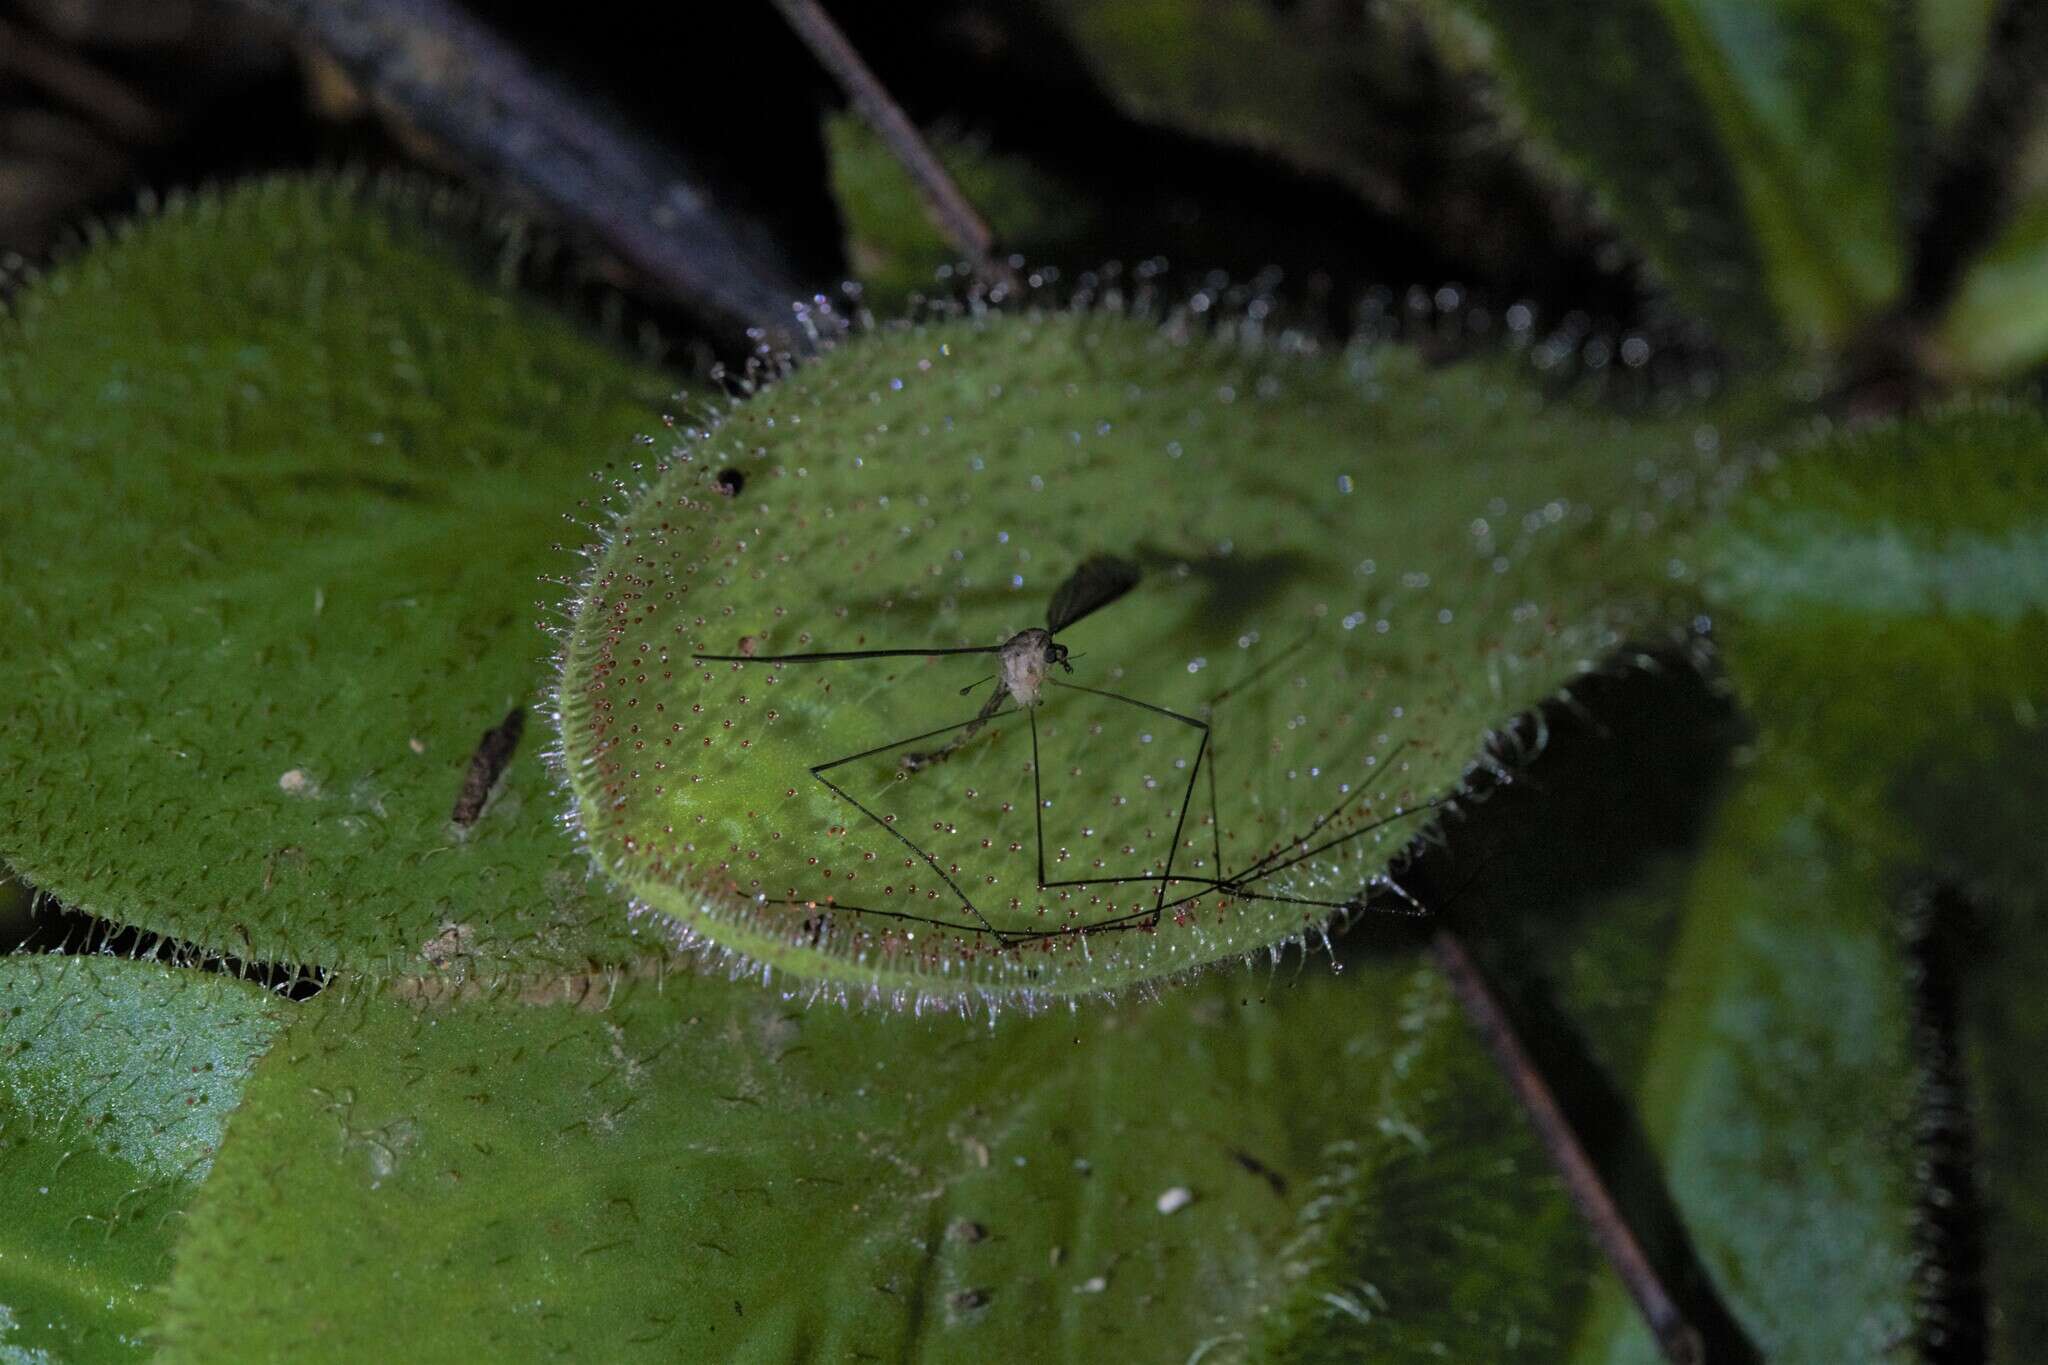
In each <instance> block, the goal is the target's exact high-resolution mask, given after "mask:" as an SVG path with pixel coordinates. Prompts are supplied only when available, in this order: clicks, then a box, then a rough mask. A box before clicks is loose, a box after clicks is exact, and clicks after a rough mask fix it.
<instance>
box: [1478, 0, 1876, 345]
mask: <svg viewBox="0 0 2048 1365" xmlns="http://www.w3.org/2000/svg"><path fill="white" fill-rule="evenodd" d="M1464 8H1465V9H1466V10H1467V11H1469V12H1470V13H1472V14H1474V15H1476V16H1478V17H1480V18H1481V19H1483V21H1484V23H1485V25H1486V26H1487V28H1488V29H1489V30H1490V33H1491V39H1492V41H1491V43H1490V45H1489V46H1488V47H1487V49H1486V51H1487V54H1488V56H1489V57H1490V60H1491V62H1492V64H1494V65H1495V66H1497V68H1498V69H1499V70H1500V71H1501V72H1502V73H1503V74H1504V75H1505V76H1506V77H1507V78H1508V81H1509V83H1510V84H1511V86H1512V87H1513V89H1514V91H1515V93H1516V94H1517V96H1518V97H1519V101H1520V105H1521V111H1522V114H1523V116H1524V117H1525V118H1526V120H1527V123H1528V126H1529V129H1530V131H1532V132H1534V133H1535V134H1537V135H1538V136H1539V137H1540V138H1542V139H1543V140H1544V142H1545V143H1546V144H1548V146H1549V148H1550V149H1551V150H1552V151H1553V152H1554V153H1555V154H1556V155H1557V156H1558V157H1560V158H1561V159H1562V161H1563V162H1564V163H1565V165H1566V166H1568V167H1570V168H1571V169H1573V170H1574V171H1576V172H1577V173H1578V174H1579V175H1581V176H1583V177H1584V178H1585V179H1586V180H1587V181H1588V182H1589V183H1590V184H1592V185H1593V186H1595V187H1596V188H1598V189H1599V190H1600V191H1602V193H1603V195H1604V198H1605V202H1606V206H1607V208H1608V211H1609V212H1610V213H1611V214H1612V215H1613V217H1614V219H1615V221H1616V222H1617V223H1619V224H1620V226H1621V227H1622V228H1623V229H1624V230H1625V231H1626V232H1627V233H1628V235H1629V236H1630V237H1631V238H1632V239H1633V240H1634V241H1635V242H1636V244H1637V245H1638V246H1640V247H1641V248H1642V249H1643V250H1645V251H1646V252H1647V253H1648V254H1649V256H1650V258H1651V260H1652V261H1653V262H1654V263H1655V264H1656V266H1657V267H1658V269H1659V270H1660V272H1661V273H1662V274H1663V275H1664V276H1665V277H1666V278H1667V279H1668V280H1669V281H1670V283H1671V287H1672V289H1673V292H1674V293H1675V294H1676V295H1677V296H1678V298H1679V299H1680V301H1681V302H1683V303H1685V304H1686V305H1687V306H1689V307H1691V308H1693V309H1696V310H1697V311H1699V312H1700V313H1702V314H1703V315H1705V316H1706V317H1707V318H1708V319H1709V320H1710V321H1712V322H1713V323H1715V324H1716V325H1717V327H1718V328H1719V330H1720V332H1721V334H1722V339H1723V340H1724V341H1725V342H1726V343H1727V344H1729V345H1731V346H1732V347H1734V348H1735V349H1737V350H1740V351H1754V350H1756V349H1758V348H1759V347H1767V346H1768V345H1769V340H1768V339H1769V337H1771V336H1773V335H1775V336H1778V337H1782V338H1785V339H1789V340H1790V341H1792V342H1793V343H1795V344H1797V345H1801V346H1810V345H1830V344H1840V343H1841V342H1843V341H1845V340H1847V339H1848V338H1849V337H1850V335H1851V334H1852V331H1853V329H1854V328H1855V327H1856V326H1857V325H1858V324H1860V323H1863V322H1866V321H1868V320H1869V319H1870V318H1871V317H1872V316H1873V315H1875V314H1876V313H1877V312H1879V311H1880V310H1881V309H1883V308H1884V307H1886V306H1887V305H1888V304H1890V303H1891V302H1892V301H1893V299H1894V298H1895V297H1896V295H1897V293H1898V291H1899V288H1900V285H1901V282H1902V278H1903V269H1904V267H1903V246H1904V243H1903V225H1902V223H1901V220H1900V216H1899V215H1900V204H1901V203H1902V202H1903V196H1904V193H1905V191H1906V190H1907V189H1908V188H1909V186H1908V183H1907V167H1906V165H1905V146H1904V145H1903V143H1902V140H1901V133H1900V128H1901V126H1902V125H1903V124H1904V122H1905V121H1906V120H1907V118H1908V117H1909V111H1907V110H1904V109H1902V108H1901V107H1900V105H1899V96H1898V90H1899V88H1900V81H1899V72H1898V63H1899V62H1900V60H1902V58H1901V56H1900V54H1901V53H1902V52H1905V51H1907V50H1908V48H1907V46H1906V44H1907V39H1906V36H1905V35H1904V34H1903V33H1902V32H1901V31H1900V27H1899V26H1900V23H1901V20H1900V18H1899V16H1898V14H1897V13H1895V11H1894V9H1893V8H1891V7H1886V6H1870V5H1863V4H1859V3H1853V0H1852V2H1850V3H1833V2H1832V0H1773V2H1772V3H1767V4H1766V3H1746V2H1742V0H1660V2H1657V3H1653V2H1652V0H1627V3H1620V4H1610V5H1592V6H1588V5H1578V4H1570V3H1535V4H1521V3H1492V2H1491V0H1470V3H1468V4H1466V5H1465V6H1464Z"/></svg>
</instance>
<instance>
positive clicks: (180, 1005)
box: [0, 956, 289, 1362]
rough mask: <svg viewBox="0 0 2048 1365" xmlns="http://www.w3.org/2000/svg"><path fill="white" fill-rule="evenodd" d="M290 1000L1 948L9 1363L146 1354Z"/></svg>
mask: <svg viewBox="0 0 2048 1365" xmlns="http://www.w3.org/2000/svg"><path fill="white" fill-rule="evenodd" d="M288 1008H289V1007H288V1006H286V1005H285V1004H284V1002H283V1001H281V1000H279V999H278V998H277V997H275V996H273V995H270V994H269V993H268V992H266V991H264V990H262V989H261V988H259V987H256V986H253V985H248V984H246V983H243V982H240V981H235V980H231V979H229V978H227V977H222V976H215V975H210V974H203V973H198V972H191V971H182V970H175V969H171V968H167V967H163V966H159V965H157V964H155V963H150V962H131V961H121V960H116V959H111V958H92V957H28V956H24V957H12V958H7V959H0V1190H4V1191H5V1197H6V1205H7V1216H6V1218H5V1219H0V1360H7V1361H24V1362H35V1361H44V1360H62V1361H68V1362H87V1361H112V1360H140V1359H142V1358H143V1357H144V1356H145V1355H146V1354H147V1352H148V1339H147V1331H148V1329H149V1327H150V1325H151V1323H152V1322H153V1321H154V1318H155V1310H156V1307H157V1305H156V1303H155V1299H154V1294H155V1290H156V1288H157V1286H158V1285H159V1284H161V1282H162V1281H163V1279H164V1277H165V1276H166V1275H167V1274H168V1273H169V1270H170V1250H171V1242H172V1238H173V1236H174V1235H175V1233H176V1232H177V1229H178V1226H179V1215H180V1214H182V1212H183V1211H184V1209H185V1208H186V1206H187V1204H189V1202H190V1201H191V1198H192V1195H193V1192H194V1190H195V1189H196V1188H197V1187H198V1185H199V1184H200V1182H201V1181H202V1180H204V1179H205V1177H206V1175H207V1172H208V1171H209V1170H210V1169H211V1167H212V1163H213V1159H214V1154H215V1152H216V1151H217V1150H218V1149H219V1147H220V1142H221V1132H222V1129H223V1127H224V1126H225V1124H226V1122H227V1118H228V1115H229V1114H230V1113H231V1112H233V1110H234V1107H235V1105H236V1103H237V1101H238V1100H239V1099H240V1096H241V1090H242V1084H243V1082H244V1080H245V1079H246V1078H247V1076H248V1074H249V1069H250V1067H251V1066H253V1065H254V1063H255V1059H256V1057H257V1055H258V1054H259V1053H261V1052H262V1051H263V1049H264V1048H265V1047H267V1046H268V1045H269V1043H270V1040H271V1038H272V1037H273V1036H274V1035H275V1034H276V1032H277V1030H278V1028H279V1027H280V1026H281V1024H282V1022H283V1016H284V1014H285V1012H286V1011H287V1009H288Z"/></svg>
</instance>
